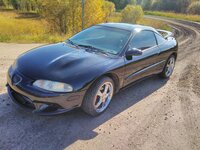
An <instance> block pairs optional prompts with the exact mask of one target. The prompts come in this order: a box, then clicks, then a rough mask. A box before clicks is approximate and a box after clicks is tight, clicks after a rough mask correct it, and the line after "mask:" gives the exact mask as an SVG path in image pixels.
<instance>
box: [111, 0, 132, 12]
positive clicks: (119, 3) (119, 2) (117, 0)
mask: <svg viewBox="0 0 200 150" xmlns="http://www.w3.org/2000/svg"><path fill="white" fill-rule="evenodd" d="M109 1H111V2H113V3H114V4H115V6H116V9H117V10H121V9H124V8H125V7H126V5H128V4H131V5H135V4H136V0H109Z"/></svg>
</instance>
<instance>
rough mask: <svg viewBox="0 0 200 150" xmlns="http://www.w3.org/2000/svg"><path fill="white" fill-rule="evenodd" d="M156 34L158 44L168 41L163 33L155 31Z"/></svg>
mask: <svg viewBox="0 0 200 150" xmlns="http://www.w3.org/2000/svg"><path fill="white" fill-rule="evenodd" d="M155 35H156V39H157V42H158V45H160V44H162V43H164V42H166V40H165V39H164V38H163V37H162V36H161V35H158V34H157V33H155Z"/></svg>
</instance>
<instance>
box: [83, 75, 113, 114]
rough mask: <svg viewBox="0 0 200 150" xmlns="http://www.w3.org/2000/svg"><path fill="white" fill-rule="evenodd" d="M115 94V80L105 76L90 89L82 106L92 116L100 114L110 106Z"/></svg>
mask: <svg viewBox="0 0 200 150" xmlns="http://www.w3.org/2000/svg"><path fill="white" fill-rule="evenodd" d="M113 94H114V82H113V80H112V79H111V78H109V77H103V78H101V79H99V80H98V81H96V82H95V83H94V84H93V85H92V86H91V87H90V88H89V89H88V91H87V93H86V95H85V97H84V99H83V102H82V106H81V107H82V109H83V110H84V111H85V112H86V113H87V114H89V115H91V116H97V115H100V114H101V113H103V112H104V111H105V110H106V109H107V108H108V105H109V104H110V101H111V99H112V97H113Z"/></svg>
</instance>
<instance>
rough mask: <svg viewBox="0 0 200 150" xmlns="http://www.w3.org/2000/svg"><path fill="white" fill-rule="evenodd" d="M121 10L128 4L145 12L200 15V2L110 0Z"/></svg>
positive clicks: (195, 0) (186, 0) (190, 0)
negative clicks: (135, 5)
mask: <svg viewBox="0 0 200 150" xmlns="http://www.w3.org/2000/svg"><path fill="white" fill-rule="evenodd" d="M109 1H111V2H113V3H115V5H116V9H118V10H121V9H124V7H125V6H126V5H127V4H137V5H141V6H142V7H143V9H144V10H158V11H173V12H178V13H191V14H199V15H200V0H109Z"/></svg>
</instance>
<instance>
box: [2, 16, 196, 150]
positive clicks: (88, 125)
mask: <svg viewBox="0 0 200 150" xmlns="http://www.w3.org/2000/svg"><path fill="white" fill-rule="evenodd" d="M157 19H158V18H157ZM165 21H167V22H168V23H169V24H170V25H171V26H172V27H173V29H174V32H175V34H176V36H177V39H178V41H179V47H180V48H179V56H178V61H177V64H176V68H175V72H174V74H173V76H172V77H171V79H170V80H168V81H165V80H161V79H160V78H158V77H157V76H154V77H150V78H148V79H145V80H144V81H141V82H138V83H136V84H135V85H132V86H129V87H127V88H126V89H123V90H121V91H120V92H119V93H118V94H117V95H116V96H115V97H114V99H113V101H112V103H111V105H110V107H109V108H108V109H107V111H106V112H105V113H104V114H102V115H101V116H98V117H96V118H92V117H90V116H88V115H86V114H85V113H83V112H82V111H81V110H80V109H76V110H73V111H71V112H68V113H65V114H63V115H59V116H52V117H41V116H36V115H33V114H32V113H31V112H29V111H26V110H23V109H21V108H19V107H16V106H15V105H14V104H13V103H12V102H11V100H10V98H9V96H8V95H7V93H6V91H5V88H4V85H5V83H6V78H5V76H6V72H7V69H8V67H9V65H10V64H12V62H13V61H14V59H15V58H16V57H17V56H18V55H19V54H20V53H22V52H24V51H26V50H27V49H30V48H32V47H35V46H39V45H36V44H0V92H1V94H0V150H7V149H9V150H10V149H18V150H23V149H29V150H32V149H37V150H40V149H41V150H42V149H48V150H51V149H52V150H57V149H58V150H59V149H65V148H66V149H85V150H90V149H91V150H94V149H99V150H102V149H123V150H126V149H130V150H140V149H142V150H190V149H191V150H199V149H200V119H199V118H200V25H199V24H196V23H191V22H186V21H173V20H166V19H165Z"/></svg>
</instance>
